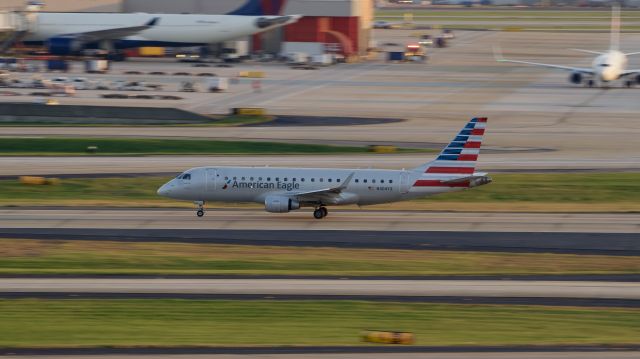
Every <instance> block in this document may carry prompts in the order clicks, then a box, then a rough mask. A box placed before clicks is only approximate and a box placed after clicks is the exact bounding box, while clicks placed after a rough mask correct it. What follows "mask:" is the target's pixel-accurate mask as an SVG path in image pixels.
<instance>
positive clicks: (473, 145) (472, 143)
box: [464, 141, 482, 148]
mask: <svg viewBox="0 0 640 359" xmlns="http://www.w3.org/2000/svg"><path fill="white" fill-rule="evenodd" d="M480 145H482V142H476V141H469V142H467V143H465V144H464V148H480Z"/></svg>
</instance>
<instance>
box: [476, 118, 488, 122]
mask: <svg viewBox="0 0 640 359" xmlns="http://www.w3.org/2000/svg"><path fill="white" fill-rule="evenodd" d="M478 122H487V118H486V117H478Z"/></svg>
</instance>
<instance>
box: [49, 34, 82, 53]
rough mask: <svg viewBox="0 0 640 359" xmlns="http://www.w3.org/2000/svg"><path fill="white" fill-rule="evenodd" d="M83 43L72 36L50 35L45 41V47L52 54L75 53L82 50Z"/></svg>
mask: <svg viewBox="0 0 640 359" xmlns="http://www.w3.org/2000/svg"><path fill="white" fill-rule="evenodd" d="M83 45H84V44H83V43H82V41H80V39H78V38H77V37H74V36H58V37H52V38H50V39H49V40H48V41H47V49H48V50H49V53H50V54H52V55H75V54H78V53H79V52H80V51H81V50H82V46H83Z"/></svg>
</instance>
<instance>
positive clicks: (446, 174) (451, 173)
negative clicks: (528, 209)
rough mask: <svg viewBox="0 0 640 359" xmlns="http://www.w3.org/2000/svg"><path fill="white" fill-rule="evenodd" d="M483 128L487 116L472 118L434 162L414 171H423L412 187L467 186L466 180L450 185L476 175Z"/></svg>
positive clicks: (485, 124)
mask: <svg viewBox="0 0 640 359" xmlns="http://www.w3.org/2000/svg"><path fill="white" fill-rule="evenodd" d="M486 126H487V118H486V117H476V118H473V119H471V121H469V123H467V125H466V126H464V128H463V129H462V130H461V131H460V132H459V133H458V134H457V135H456V137H455V138H454V139H453V141H451V142H450V143H449V144H448V145H447V147H445V148H444V149H443V150H442V152H440V155H438V158H436V160H435V161H431V162H429V163H427V164H425V165H423V166H422V167H419V168H418V169H417V170H420V171H422V175H421V176H420V177H419V178H418V179H417V181H416V182H415V183H414V185H413V186H414V187H434V186H436V187H468V186H469V181H463V182H451V180H452V179H455V178H460V177H467V176H472V175H473V173H474V172H475V168H476V163H477V160H478V155H479V154H480V146H482V138H483V136H484V131H485V128H486ZM445 182H447V183H445Z"/></svg>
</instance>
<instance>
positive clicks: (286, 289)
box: [0, 278, 640, 300]
mask: <svg viewBox="0 0 640 359" xmlns="http://www.w3.org/2000/svg"><path fill="white" fill-rule="evenodd" d="M1 293H8V294H13V293H33V295H34V296H38V293H43V294H45V293H65V294H70V293H87V294H89V293H92V294H96V293H112V294H113V293H123V294H127V293H137V294H181V295H184V294H210V295H265V296H269V295H273V296H278V295H285V296H286V295H292V296H295V295H305V296H317V297H319V298H320V297H322V296H348V297H349V298H357V297H358V296H364V297H365V298H366V296H394V297H434V296H435V297H507V298H547V299H548V298H582V299H586V298H589V299H626V300H640V283H629V282H595V281H592V282H588V281H578V282H571V281H559V282H554V281H518V280H500V281H492V280H351V279H350V280H340V279H333V280H329V279H241V278H240V279H175V278H172V279H167V278H135V279H127V278H0V294H1Z"/></svg>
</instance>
